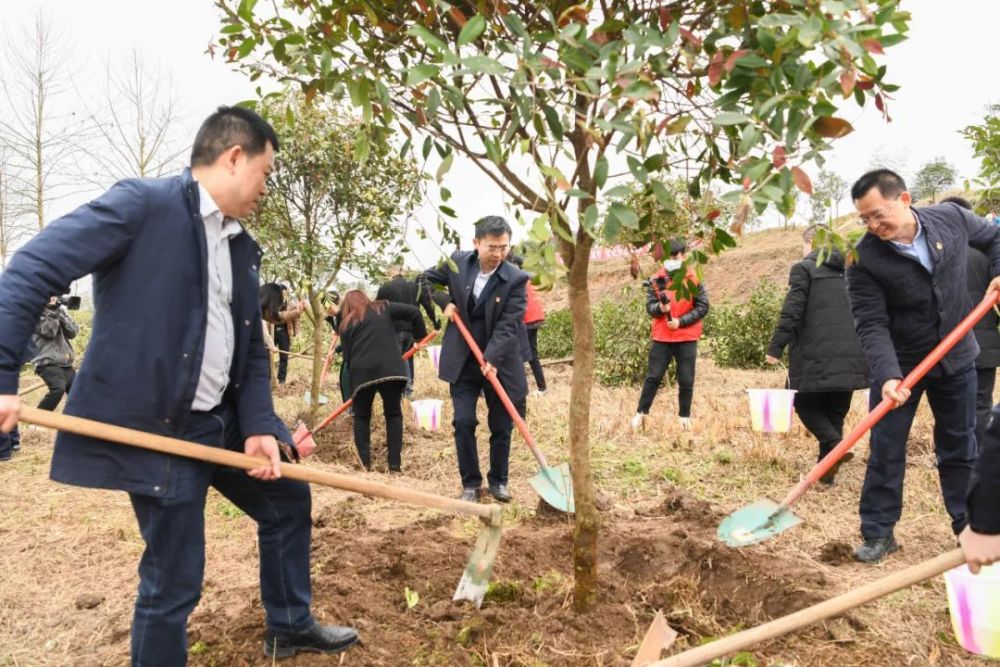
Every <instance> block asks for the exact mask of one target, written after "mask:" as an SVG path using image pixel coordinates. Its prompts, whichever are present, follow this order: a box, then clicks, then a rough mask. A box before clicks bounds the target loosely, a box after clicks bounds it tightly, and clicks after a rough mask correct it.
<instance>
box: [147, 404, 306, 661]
mask: <svg viewBox="0 0 1000 667" xmlns="http://www.w3.org/2000/svg"><path fill="white" fill-rule="evenodd" d="M184 438H185V439H187V440H193V441H195V442H200V443H202V444H206V445H210V446H214V447H225V448H227V449H233V450H237V451H243V443H242V440H241V437H240V434H239V428H238V426H237V422H236V419H235V413H234V412H233V411H232V410H230V409H225V408H217V409H216V410H214V411H212V412H208V413H191V416H190V419H189V420H188V425H187V428H186V429H185V431H184ZM172 465H176V466H178V467H179V475H178V484H177V488H176V489H173V493H172V494H170V497H169V498H154V497H151V496H142V495H138V494H134V493H133V494H130V498H131V500H132V507H133V509H134V510H135V516H136V519H138V522H139V530H140V532H141V533H142V538H143V540H144V541H145V542H146V549H145V551H144V552H143V554H142V559H141V560H140V562H139V593H138V596H137V598H136V602H135V615H134V618H133V623H132V665H134V666H139V665H148V666H150V667H173V666H174V665H185V664H186V663H187V619H188V615H189V614H190V613H191V611H192V610H193V609H194V607H195V605H196V604H197V603H198V599H199V598H200V596H201V587H202V577H203V574H204V569H205V496H206V494H207V492H208V487H209V486H212V487H215V489H216V490H217V491H219V493H221V494H222V495H223V496H225V497H226V498H228V499H229V500H230V501H232V503H233V504H234V505H236V506H237V507H239V508H240V509H241V510H243V511H244V512H245V513H246V514H247V515H248V516H249V517H250V518H252V519H253V520H254V521H256V522H257V537H258V542H259V551H260V590H261V599H262V601H263V604H264V611H265V613H266V620H267V627H268V628H270V629H272V630H275V631H278V632H300V631H302V630H305V629H307V628H309V627H310V626H311V625H312V624H313V623H314V620H313V617H312V614H311V613H310V610H309V607H310V602H311V599H312V592H311V588H310V580H309V545H310V538H311V529H312V519H311V516H310V515H311V498H310V494H309V486H308V485H307V484H304V483H302V482H296V481H292V480H286V479H279V480H277V481H273V482H262V481H259V480H256V479H254V478H252V477H250V476H249V475H247V473H246V472H245V471H243V470H237V469H235V468H227V467H224V466H217V465H213V464H210V463H203V462H201V461H196V460H194V459H187V458H181V457H177V458H176V459H174V461H173V462H172Z"/></svg>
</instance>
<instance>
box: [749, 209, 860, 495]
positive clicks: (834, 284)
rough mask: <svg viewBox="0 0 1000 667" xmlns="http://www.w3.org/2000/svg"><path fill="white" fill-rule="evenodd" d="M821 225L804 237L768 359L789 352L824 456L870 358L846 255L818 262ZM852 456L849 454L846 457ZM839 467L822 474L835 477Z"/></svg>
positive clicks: (828, 479)
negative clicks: (854, 308) (852, 300)
mask: <svg viewBox="0 0 1000 667" xmlns="http://www.w3.org/2000/svg"><path fill="white" fill-rule="evenodd" d="M815 234H816V228H815V227H810V228H809V229H807V230H806V231H805V233H804V234H803V236H802V238H803V241H804V242H805V244H806V246H805V248H804V249H805V250H807V251H809V252H808V254H807V255H806V256H805V258H804V259H802V260H801V261H800V262H797V263H796V264H795V265H794V266H792V270H791V273H790V274H789V276H788V292H787V293H786V294H785V302H784V304H783V305H782V307H781V318H780V320H779V321H778V326H777V328H776V329H775V330H774V335H773V336H772V337H771V344H770V345H769V346H768V348H767V357H766V360H767V363H769V364H776V363H778V362H779V360H780V359H781V355H782V352H783V351H784V349H785V347H788V348H789V352H788V362H789V363H788V385H789V388H790V389H795V390H797V392H798V393H797V394H796V395H795V412H796V414H798V416H799V419H800V420H802V423H803V424H805V427H806V428H807V429H809V432H810V433H812V434H813V435H814V436H815V437H816V439H817V440H818V441H819V459H820V460H822V458H823V457H824V456H826V455H827V454H828V453H829V452H830V450H832V449H833V448H834V447H836V446H837V444H838V443H839V442H840V441H841V440H843V437H844V418H845V417H846V416H847V411H848V410H850V408H851V397H852V396H853V395H854V390H855V389H864V388H865V387H867V386H868V363H867V361H865V356H864V352H862V350H861V344H860V343H859V342H858V336H857V334H856V333H855V332H854V318H853V317H852V316H851V307H850V304H849V303H848V301H847V289H846V288H845V286H844V258H843V257H842V256H841V254H840V253H838V252H837V251H835V250H832V251H830V252H829V253H827V255H826V258H825V259H824V261H823V263H822V264H818V263H817V260H818V258H819V251H817V250H812V241H813V238H814V237H815ZM849 458H850V457H849V455H848V456H845V457H844V458H843V459H842V461H846V460H848V459H849ZM839 467H840V466H839V465H838V466H834V467H833V468H831V469H830V471H829V472H828V473H827V474H826V475H824V476H823V477H822V478H820V481H821V482H822V483H824V484H827V485H830V484H833V482H834V477H835V475H836V474H837V469H838V468H839Z"/></svg>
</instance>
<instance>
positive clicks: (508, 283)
mask: <svg viewBox="0 0 1000 667" xmlns="http://www.w3.org/2000/svg"><path fill="white" fill-rule="evenodd" d="M451 260H452V261H453V262H454V263H455V265H456V266H457V267H458V273H456V272H454V271H452V270H451V269H450V268H449V267H448V265H447V264H446V263H443V264H442V265H441V266H440V267H438V268H436V269H431V270H429V271H426V272H424V273H422V274H421V275H420V276H419V277H418V279H417V281H418V283H419V284H420V285H421V298H422V299H427V300H428V301H429V300H430V299H431V288H430V286H431V285H445V286H447V287H448V293H449V294H450V296H451V301H452V303H454V304H455V305H456V306H457V307H458V314H459V316H460V317H461V318H462V321H463V322H464V323H465V324H466V326H468V324H469V313H468V303H469V295H470V294H471V293H472V287H473V284H474V283H475V282H476V276H478V275H479V254H478V253H476V252H475V251H459V252H456V253H454V254H453V255H452V256H451ZM496 277H497V280H498V282H497V286H496V289H495V292H494V293H493V296H492V298H491V299H490V301H489V302H488V303H487V304H486V334H487V336H488V338H489V342H488V343H487V345H486V349H484V350H483V356H484V357H485V358H486V360H487V361H488V362H490V363H491V364H493V366H495V367H496V369H497V377H498V378H499V380H500V384H502V385H503V388H504V389H505V390H506V391H507V393H508V394H509V395H510V400H512V401H515V402H517V401H519V400H521V399H522V398H524V397H525V396H527V395H528V381H527V379H526V378H525V375H524V362H526V361H528V360H529V359H531V348H530V347H529V346H528V332H527V330H526V329H525V328H524V311H525V309H526V308H527V303H528V302H527V296H526V294H525V289H524V285H525V283H527V282H528V274H527V273H525V272H524V271H522V270H520V269H519V268H517V267H516V266H514V265H513V264H511V263H510V262H504V263H502V264H501V265H500V266H499V267H497V270H496ZM425 286H426V287H427V289H423V288H424V287H425ZM441 345H442V348H441V365H440V370H439V371H438V377H440V378H441V379H442V380H444V381H445V382H448V383H449V384H453V383H455V382H457V381H458V378H459V375H460V374H461V372H462V367H463V366H465V363H466V361H467V360H468V359H469V356H470V355H471V354H472V351H471V350H470V349H469V346H468V345H467V344H466V342H465V338H463V337H462V334H461V333H460V332H459V331H458V328H457V327H453V326H449V327H448V328H447V329H445V332H444V341H443V342H442V343H441Z"/></svg>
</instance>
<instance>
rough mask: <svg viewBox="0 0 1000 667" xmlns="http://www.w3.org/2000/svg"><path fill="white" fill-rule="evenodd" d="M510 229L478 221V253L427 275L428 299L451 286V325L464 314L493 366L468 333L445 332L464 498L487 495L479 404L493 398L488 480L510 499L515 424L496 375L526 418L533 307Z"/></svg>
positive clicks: (424, 294)
mask: <svg viewBox="0 0 1000 667" xmlns="http://www.w3.org/2000/svg"><path fill="white" fill-rule="evenodd" d="M510 236H511V229H510V225H508V224H507V221H506V220H504V219H503V218H500V217H497V216H487V217H485V218H483V219H481V220H479V221H478V222H477V223H476V232H475V237H476V238H475V241H474V244H475V250H474V251H472V252H456V253H454V254H453V255H452V256H451V261H452V262H454V263H455V266H456V267H457V269H458V270H457V271H453V270H452V269H450V268H449V267H448V266H447V265H443V266H441V267H440V268H437V269H431V270H430V271H426V272H425V273H423V274H421V275H420V277H419V278H418V280H419V281H420V284H421V285H422V286H423V287H424V289H421V298H422V299H424V301H425V303H427V305H428V307H429V301H430V298H431V296H430V293H431V287H430V285H428V283H430V284H434V285H444V286H447V288H448V292H449V294H450V296H451V303H449V304H448V305H447V306H446V307H445V309H444V315H445V320H448V319H450V318H451V313H452V312H456V311H457V312H458V314H459V316H460V317H461V318H462V321H463V322H464V323H465V324H466V326H467V327H468V328H469V331H470V332H471V333H472V336H473V338H474V339H475V341H476V343H477V344H478V345H479V348H480V349H481V350H482V352H483V357H484V358H485V359H486V362H487V363H486V368H483V369H481V368H480V367H479V363H478V362H477V361H476V357H475V355H473V354H472V351H471V350H470V349H469V346H468V345H467V344H466V342H465V339H464V338H463V337H462V334H461V332H459V331H458V329H457V328H456V327H454V326H449V327H448V328H447V330H446V331H445V334H444V341H443V342H442V348H441V360H440V370H439V371H438V376H439V377H440V378H441V379H442V380H444V381H445V382H447V383H449V384H450V385H451V400H452V407H453V409H454V411H455V416H454V422H453V424H454V427H455V447H456V449H457V450H458V470H459V473H460V474H461V477H462V495H461V498H462V499H463V500H470V501H476V500H477V499H478V498H480V497H481V496H482V489H481V488H480V487H481V486H482V483H483V476H482V473H481V472H480V471H479V455H478V452H477V448H476V426H477V424H478V423H479V422H478V421H477V420H476V403H477V402H478V401H479V395H480V393H482V394H483V395H484V396H485V397H486V407H487V408H488V411H489V412H488V414H489V417H488V423H489V427H490V469H489V472H488V473H487V475H486V478H487V482H488V490H489V493H490V495H491V496H493V497H494V498H495V499H496V500H498V501H500V502H509V501H510V492H509V491H508V490H507V470H508V462H509V458H510V434H511V429H512V427H513V424H514V421H513V419H512V418H511V417H510V415H509V414H508V413H507V410H506V408H504V406H503V403H502V402H501V401H500V398H499V396H497V394H496V392H495V391H494V389H493V385H492V384H491V383H490V382H489V379H488V378H487V377H486V376H487V375H488V374H490V373H496V375H497V378H498V379H499V380H500V384H501V385H502V386H503V388H504V390H505V391H506V392H507V394H508V395H509V396H510V400H511V401H512V402H513V403H514V404H515V405H516V406H518V409H519V410H520V411H521V413H522V414H523V413H524V407H523V403H524V400H525V398H526V397H527V395H528V380H527V378H526V377H525V374H524V362H525V361H528V359H530V358H531V350H530V348H529V346H528V333H527V330H526V329H525V328H524V311H525V308H526V307H527V296H526V295H525V288H524V286H525V283H527V282H528V274H527V273H525V272H524V271H521V270H520V269H518V268H517V267H516V266H514V265H513V264H511V263H510V262H507V261H505V258H506V257H507V253H508V251H509V250H510Z"/></svg>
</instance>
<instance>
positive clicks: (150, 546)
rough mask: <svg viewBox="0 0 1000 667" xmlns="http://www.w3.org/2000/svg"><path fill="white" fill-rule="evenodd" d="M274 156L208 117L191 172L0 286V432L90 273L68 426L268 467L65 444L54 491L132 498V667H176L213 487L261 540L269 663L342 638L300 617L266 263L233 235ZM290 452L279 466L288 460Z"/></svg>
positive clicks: (300, 537)
mask: <svg viewBox="0 0 1000 667" xmlns="http://www.w3.org/2000/svg"><path fill="white" fill-rule="evenodd" d="M277 148H278V140H277V137H276V136H275V134H274V130H273V129H272V128H271V126H270V125H268V124H267V123H266V122H265V121H264V120H262V119H261V118H260V116H258V115H257V114H256V113H254V112H252V111H250V110H248V109H244V108H239V107H220V108H219V110H218V111H217V112H215V113H214V114H212V115H211V116H209V118H208V119H207V120H206V121H205V122H204V124H203V125H202V127H201V129H200V130H199V131H198V134H197V136H196V137H195V141H194V147H193V149H192V153H191V168H190V169H188V170H185V171H184V172H183V173H182V174H181V175H179V176H174V177H170V178H161V179H142V180H139V179H133V180H126V181H121V182H119V183H117V184H116V185H115V186H113V187H112V188H111V189H110V190H108V191H107V192H106V193H104V194H103V195H102V196H100V197H99V198H97V199H96V200H94V201H92V202H90V203H89V204H85V205H84V206H81V207H80V208H78V209H76V210H75V211H73V212H71V213H69V214H68V215H66V216H64V217H62V218H60V219H59V220H56V221H55V222H53V223H52V224H51V225H49V226H48V227H46V228H45V230H44V231H42V232H40V233H39V234H38V235H37V236H36V237H35V238H34V239H33V240H32V241H31V242H29V243H28V244H27V245H25V247H24V248H22V249H21V251H20V252H18V254H17V255H16V256H15V257H14V258H13V259H12V261H11V263H10V265H9V266H8V268H7V270H6V271H4V273H3V274H2V276H0V430H2V431H5V432H6V431H9V430H10V429H12V428H13V427H14V425H15V424H16V423H17V418H18V412H19V410H20V400H19V399H18V397H17V372H18V368H19V366H20V361H21V359H20V356H21V351H22V350H23V349H24V346H25V343H26V341H27V339H28V336H29V335H30V334H31V332H32V330H33V329H34V326H35V322H37V320H38V317H39V314H40V313H41V311H42V308H43V307H44V306H45V302H46V301H47V300H48V296H49V295H50V294H62V293H64V292H65V291H66V287H67V286H68V285H69V284H70V283H71V282H72V281H73V280H76V279H77V278H80V277H82V276H85V275H87V274H93V283H94V319H93V332H92V335H91V340H90V345H89V347H88V349H87V353H86V356H85V359H84V362H83V365H82V366H81V368H80V372H79V375H78V377H77V380H76V382H75V385H74V388H73V392H72V394H71V395H70V397H69V400H68V402H67V404H66V413H67V414H71V415H76V416H80V417H86V418H90V419H96V420H98V421H102V422H106V423H110V424H115V425H119V426H125V427H129V428H134V429H139V430H143V431H148V432H151V433H156V434H160V435H166V436H173V437H180V438H184V439H187V440H193V441H197V442H200V443H203V444H205V445H210V446H213V447H224V448H226V449H233V450H238V451H243V452H245V453H246V454H249V455H251V456H263V457H265V458H266V459H268V463H267V465H263V466H261V467H260V468H257V469H255V470H252V471H250V472H249V474H247V473H245V472H243V471H240V470H235V469H231V468H225V467H221V466H216V465H211V464H207V463H202V462H199V461H195V460H192V459H186V458H180V457H174V456H170V455H166V454H160V453H157V452H152V451H148V450H144V449H133V448H129V447H125V446H120V445H116V444H111V443H108V442H104V441H100V440H95V439H92V438H85V437H81V436H76V435H72V434H67V433H60V434H59V436H58V437H57V438H56V446H55V452H54V454H53V457H52V470H51V476H52V479H54V480H56V481H59V482H64V483H67V484H73V485H77V486H84V487H90V488H103V489H117V490H123V491H127V492H128V493H129V497H130V499H131V502H132V506H133V509H134V511H135V515H136V519H137V520H138V523H139V529H140V532H141V534H142V537H143V540H144V541H145V543H146V550H145V552H144V553H143V555H142V559H141V561H140V563H139V591H138V597H137V599H136V605H135V614H134V618H133V625H132V664H133V665H150V666H156V667H173V666H175V665H184V664H186V661H187V633H186V626H187V618H188V615H189V614H190V612H191V610H192V609H193V608H194V607H195V605H196V604H197V602H198V599H199V597H200V594H201V586H202V576H203V571H204V563H205V530H204V529H205V526H204V507H205V496H206V493H207V491H208V487H209V486H213V487H215V488H216V489H217V490H218V491H219V492H220V493H222V494H223V495H224V496H226V497H227V498H228V499H229V500H231V501H232V502H233V503H234V504H235V505H236V506H238V507H239V508H240V509H242V510H243V511H244V512H245V513H246V514H247V515H248V516H250V517H251V518H253V519H254V520H255V521H256V522H257V524H258V538H259V554H260V574H261V599H262V601H263V605H264V610H265V613H266V625H267V628H266V636H265V642H264V652H265V654H267V655H269V656H275V657H285V656H291V655H295V654H296V653H297V652H299V651H303V650H309V651H321V652H327V653H333V652H338V651H342V650H344V649H345V648H347V647H349V646H350V645H352V644H353V643H354V642H355V641H356V640H357V634H356V633H355V632H354V630H352V629H350V628H337V627H324V626H321V625H319V624H318V623H317V622H316V621H315V619H314V618H313V616H312V613H311V611H310V607H311V588H310V581H309V547H310V529H311V517H310V494H309V487H308V486H307V485H306V484H303V483H300V482H294V481H291V480H286V479H281V458H280V454H279V441H280V442H283V443H291V442H292V438H291V436H290V435H289V433H288V430H287V428H286V427H285V425H284V424H283V423H282V422H281V420H280V419H279V418H278V417H277V415H276V414H275V412H274V408H273V405H272V403H271V395H270V387H269V382H268V368H267V350H266V348H265V347H264V344H263V342H262V340H261V331H262V328H261V312H260V304H259V301H258V298H257V289H258V285H259V278H258V271H259V267H260V260H261V251H260V248H259V247H258V246H257V244H256V243H255V242H254V240H253V239H252V238H251V237H250V235H249V234H248V233H247V232H246V230H245V229H243V227H242V226H241V225H240V223H239V222H238V220H237V219H238V218H241V217H243V216H246V215H249V214H250V213H251V212H253V210H254V209H255V208H256V207H257V205H258V203H259V202H260V200H261V198H263V196H264V195H265V194H266V192H267V187H266V184H265V183H266V179H267V176H268V174H269V173H270V172H271V170H272V169H273V165H274V152H275V151H276V150H277ZM288 451H289V452H291V450H290V449H289V450H288Z"/></svg>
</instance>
